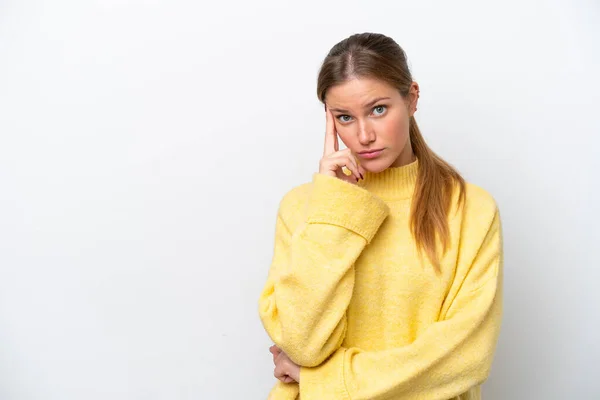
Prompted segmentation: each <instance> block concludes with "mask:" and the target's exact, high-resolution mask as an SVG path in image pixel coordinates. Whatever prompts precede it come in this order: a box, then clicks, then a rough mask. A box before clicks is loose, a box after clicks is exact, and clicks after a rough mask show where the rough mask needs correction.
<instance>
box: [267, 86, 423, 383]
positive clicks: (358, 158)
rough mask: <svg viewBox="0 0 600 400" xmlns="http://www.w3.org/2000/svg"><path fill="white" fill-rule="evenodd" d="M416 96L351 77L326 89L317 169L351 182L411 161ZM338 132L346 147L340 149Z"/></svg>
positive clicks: (295, 369)
mask: <svg viewBox="0 0 600 400" xmlns="http://www.w3.org/2000/svg"><path fill="white" fill-rule="evenodd" d="M378 99H380V100H378ZM418 99H419V85H418V84H417V83H416V82H412V84H411V86H410V89H409V93H408V96H407V98H403V97H402V96H401V95H400V93H399V92H398V90H397V89H396V88H394V87H392V86H391V85H389V84H387V83H385V82H382V81H379V80H376V79H371V78H354V79H351V80H348V81H346V82H344V83H342V84H339V85H336V86H333V87H331V88H329V90H328V91H327V99H326V102H325V106H326V129H325V145H324V148H323V157H322V158H321V161H320V162H319V173H321V174H325V175H329V176H332V177H337V178H338V179H341V180H344V181H346V182H349V183H353V184H356V183H358V181H359V180H360V179H362V178H363V176H364V174H365V172H366V171H369V172H372V173H377V172H381V171H384V170H385V169H387V168H389V167H400V166H403V165H406V164H409V163H411V162H413V161H414V160H415V156H414V153H413V150H412V146H411V144H410V138H409V121H410V117H411V116H413V115H414V113H415V112H416V111H417V102H418ZM338 136H339V138H340V139H341V140H342V142H343V143H344V145H345V146H346V147H347V148H346V149H344V150H339V143H338ZM374 150H376V152H374V153H371V154H368V153H364V152H370V151H374ZM343 167H346V168H347V169H348V170H349V173H348V174H345V173H344V172H343ZM269 351H270V352H271V354H273V363H274V364H275V372H274V375H275V377H276V378H277V379H279V380H281V381H282V382H285V383H289V382H300V366H299V365H297V364H295V363H294V362H293V361H292V360H290V358H289V357H288V356H287V355H286V354H285V353H284V352H283V351H281V349H279V348H278V347H277V346H275V345H273V346H271V347H270V348H269Z"/></svg>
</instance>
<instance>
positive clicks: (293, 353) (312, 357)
mask: <svg viewBox="0 0 600 400" xmlns="http://www.w3.org/2000/svg"><path fill="white" fill-rule="evenodd" d="M282 346H285V344H282ZM280 348H281V349H282V350H283V351H284V352H285V353H286V354H287V355H288V357H289V358H290V360H292V361H293V362H295V363H296V364H298V365H300V366H302V367H316V366H318V365H320V364H322V363H323V361H325V360H326V359H327V357H328V356H329V355H330V354H331V353H329V354H328V352H326V351H324V349H323V348H320V349H317V348H314V347H311V346H309V345H306V344H299V345H293V346H285V347H280Z"/></svg>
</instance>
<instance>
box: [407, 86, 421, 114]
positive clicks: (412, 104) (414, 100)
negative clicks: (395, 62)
mask: <svg viewBox="0 0 600 400" xmlns="http://www.w3.org/2000/svg"><path fill="white" fill-rule="evenodd" d="M419 92H420V88H419V84H418V83H417V82H412V83H411V85H410V88H409V89H408V99H409V105H408V115H410V116H411V117H412V116H413V115H414V114H415V112H417V104H418V102H419Z"/></svg>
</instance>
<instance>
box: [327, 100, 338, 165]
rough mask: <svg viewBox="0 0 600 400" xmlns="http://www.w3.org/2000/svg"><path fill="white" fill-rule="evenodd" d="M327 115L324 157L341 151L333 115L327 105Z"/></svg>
mask: <svg viewBox="0 0 600 400" xmlns="http://www.w3.org/2000/svg"><path fill="white" fill-rule="evenodd" d="M325 114H326V119H327V123H326V128H325V148H324V150H323V155H324V156H327V155H329V154H333V153H335V152H336V151H338V150H339V146H338V139H337V134H336V133H335V123H334V121H333V118H334V117H333V114H332V113H331V111H330V110H329V109H328V108H327V105H325Z"/></svg>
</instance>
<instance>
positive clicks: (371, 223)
mask: <svg viewBox="0 0 600 400" xmlns="http://www.w3.org/2000/svg"><path fill="white" fill-rule="evenodd" d="M389 212H390V210H389V207H388V205H387V204H386V203H385V202H384V201H383V200H382V199H380V198H379V197H377V196H375V195H374V194H372V193H371V192H369V191H368V190H366V189H364V188H362V187H360V186H358V185H355V184H352V183H350V182H346V181H343V180H341V179H338V178H335V177H332V176H329V175H324V174H320V173H315V174H314V175H313V190H312V195H311V197H310V200H309V204H308V220H307V222H308V223H316V224H319V223H321V224H330V225H338V226H341V227H343V228H346V229H348V230H351V231H353V232H354V233H356V234H358V235H361V236H362V237H364V238H365V240H366V241H367V243H370V242H371V240H372V239H373V237H374V236H375V234H376V233H377V230H378V229H379V226H380V225H381V224H382V223H383V221H384V220H385V218H386V217H387V216H388V214H389Z"/></svg>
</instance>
